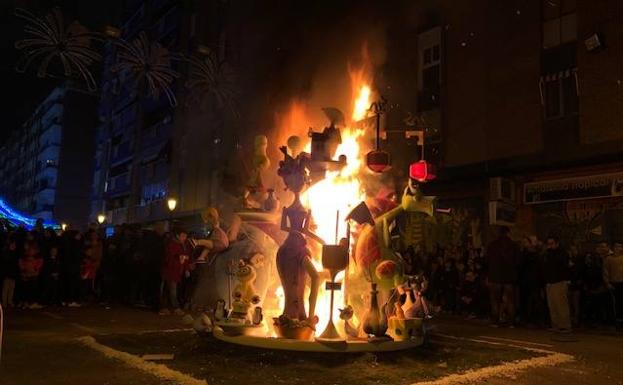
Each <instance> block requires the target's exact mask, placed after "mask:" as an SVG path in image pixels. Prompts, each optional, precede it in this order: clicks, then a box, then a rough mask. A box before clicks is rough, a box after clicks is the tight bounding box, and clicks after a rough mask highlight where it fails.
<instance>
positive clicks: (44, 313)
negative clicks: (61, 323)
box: [41, 311, 65, 319]
mask: <svg viewBox="0 0 623 385" xmlns="http://www.w3.org/2000/svg"><path fill="white" fill-rule="evenodd" d="M41 314H43V315H47V316H48V317H50V318H54V319H65V318H64V317H63V316H60V315H58V314H54V313H50V312H49V311H42V312H41Z"/></svg>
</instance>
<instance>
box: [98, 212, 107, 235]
mask: <svg viewBox="0 0 623 385" xmlns="http://www.w3.org/2000/svg"><path fill="white" fill-rule="evenodd" d="M105 221H106V215H104V214H98V215H97V224H98V229H97V230H98V232H99V234H98V236H99V237H100V238H101V239H104V238H105V235H106V232H105V231H103V229H102V224H103V223H104V222H105Z"/></svg>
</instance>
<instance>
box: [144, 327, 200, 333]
mask: <svg viewBox="0 0 623 385" xmlns="http://www.w3.org/2000/svg"><path fill="white" fill-rule="evenodd" d="M194 330H195V329H193V328H179V329H160V330H158V329H154V330H142V331H140V332H138V333H137V334H151V333H181V332H192V331H194Z"/></svg>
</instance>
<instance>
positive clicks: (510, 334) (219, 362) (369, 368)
mask: <svg viewBox="0 0 623 385" xmlns="http://www.w3.org/2000/svg"><path fill="white" fill-rule="evenodd" d="M187 327H188V326H186V325H184V324H183V323H182V320H181V318H179V317H175V316H167V317H162V316H158V315H156V314H154V313H151V312H148V311H146V310H143V309H137V308H126V307H113V308H104V307H99V306H93V307H87V308H79V309H67V308H62V309H43V310H37V311H34V310H31V311H9V312H8V313H7V314H6V318H5V335H4V344H3V350H2V361H1V362H0V385H4V384H7V385H9V384H10V385H37V384H46V385H56V384H59V385H60V384H63V385H65V384H68V385H73V384H80V385H83V384H89V385H91V384H93V385H105V384H110V385H125V384H137V385H138V384H149V385H151V384H154V385H157V384H168V385H170V384H175V383H179V384H184V385H186V384H188V385H195V384H209V385H219V384H238V383H240V384H243V383H244V384H262V383H270V384H273V383H285V384H298V383H300V384H306V385H310V384H319V385H325V384H327V385H329V384H350V383H353V384H354V383H357V384H376V383H384V384H400V385H403V384H404V385H407V384H417V383H424V382H426V381H433V382H431V383H434V384H448V385H449V384H455V383H457V384H458V383H484V382H486V383H487V384H493V385H495V384H508V383H509V377H510V378H512V382H513V384H514V385H523V384H525V385H539V384H565V385H579V384H591V385H592V384H604V385H606V384H607V385H618V384H623V335H622V334H620V333H618V334H617V333H614V332H597V331H590V332H578V333H576V334H575V335H574V338H573V339H574V341H566V342H561V341H555V340H553V339H552V335H551V334H550V333H549V332H547V331H544V330H529V329H522V328H516V329H504V328H500V329H494V328H489V327H487V326H486V324H484V323H482V322H479V321H469V322H467V321H463V320H461V319H441V320H440V319H438V320H435V322H434V323H432V324H431V325H430V327H431V330H430V333H429V335H430V339H429V342H428V343H427V344H426V346H423V347H421V348H417V349H413V350H410V351H406V352H401V353H393V354H391V355H388V354H385V355H371V354H367V355H360V356H348V357H340V358H336V356H333V355H331V356H330V357H327V356H318V355H316V356H313V355H305V354H292V353H278V352H270V351H258V350H254V349H247V348H243V347H237V346H232V345H228V344H224V343H222V342H219V341H215V340H213V339H211V338H209V337H205V336H198V335H196V334H195V333H194V332H192V331H188V330H185V329H186V328H187ZM147 353H174V354H175V359H174V360H171V361H162V362H161V363H162V364H163V365H154V364H149V363H145V361H143V360H142V359H140V357H141V356H142V355H143V354H147ZM556 360H559V362H558V361H556ZM469 376H471V377H469ZM435 381H436V382H435Z"/></svg>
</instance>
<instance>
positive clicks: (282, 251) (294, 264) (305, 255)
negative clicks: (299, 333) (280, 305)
mask: <svg viewBox="0 0 623 385" xmlns="http://www.w3.org/2000/svg"><path fill="white" fill-rule="evenodd" d="M277 271H278V273H279V279H280V280H281V285H282V287H283V292H284V296H285V307H284V309H283V315H285V316H287V317H289V318H290V319H297V320H300V321H303V320H307V319H308V316H307V314H306V312H305V306H304V305H305V303H304V301H305V300H304V298H303V295H304V292H305V281H306V278H307V276H309V278H310V279H311V289H310V293H309V319H313V318H314V315H315V311H316V299H317V297H318V287H319V284H320V279H319V275H318V272H317V271H316V268H315V267H314V265H313V264H312V262H311V258H310V251H309V249H308V248H307V242H306V241H305V237H304V236H303V234H301V233H300V232H298V231H292V232H290V233H289V234H288V238H286V240H285V242H284V243H283V245H281V247H279V250H278V251H277Z"/></svg>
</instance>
